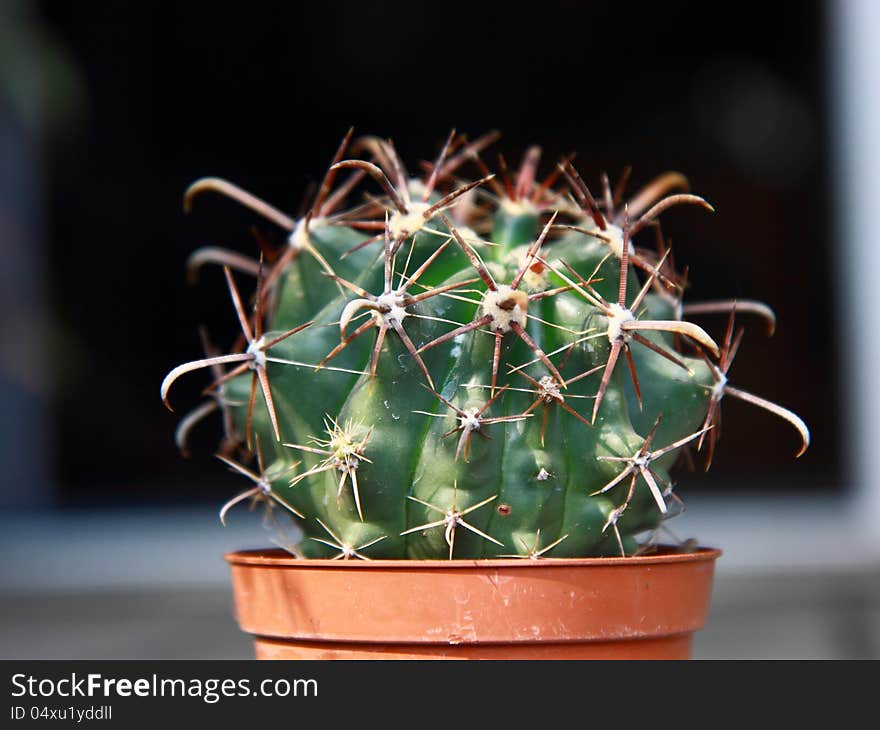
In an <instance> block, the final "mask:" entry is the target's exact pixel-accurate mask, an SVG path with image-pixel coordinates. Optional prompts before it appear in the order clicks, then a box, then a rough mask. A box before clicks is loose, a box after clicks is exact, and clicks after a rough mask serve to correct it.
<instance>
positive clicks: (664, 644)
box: [226, 549, 721, 659]
mask: <svg viewBox="0 0 880 730" xmlns="http://www.w3.org/2000/svg"><path fill="white" fill-rule="evenodd" d="M720 554H721V553H720V551H718V550H711V549H701V550H698V551H697V552H694V553H674V552H671V551H666V552H661V553H659V554H652V555H649V556H641V557H634V558H581V559H548V560H538V561H533V560H516V559H498V560H451V561H448V560H424V561H418V560H371V561H360V560H350V561H334V560H297V559H295V558H293V557H290V556H289V555H288V554H287V553H285V552H283V551H281V550H260V551H248V552H237V553H230V554H229V555H227V556H226V560H227V561H228V562H229V563H230V565H231V566H232V584H233V589H234V592H235V607H236V614H237V617H238V622H239V625H240V626H241V628H242V629H243V630H244V631H246V632H248V633H250V634H253V636H254V640H255V644H256V655H257V658H258V659H687V658H690V654H691V637H692V634H693V632H694V631H696V630H697V629H700V628H701V627H702V626H703V624H704V623H705V621H706V614H707V612H708V608H709V597H710V593H711V589H712V578H713V573H714V566H715V560H716V558H718V556H719V555H720Z"/></svg>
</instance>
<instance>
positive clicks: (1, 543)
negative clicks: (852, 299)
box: [0, 496, 880, 659]
mask: <svg viewBox="0 0 880 730" xmlns="http://www.w3.org/2000/svg"><path fill="white" fill-rule="evenodd" d="M671 524H672V526H673V527H674V529H675V531H676V532H677V533H678V534H679V535H681V536H682V537H691V536H698V537H699V538H700V541H701V542H703V543H704V544H707V545H713V546H721V547H722V548H723V549H724V551H725V552H724V556H723V557H722V558H721V560H720V561H719V563H718V566H717V573H716V580H715V591H714V596H713V604H712V609H711V613H710V617H709V623H708V626H707V627H706V628H705V629H704V630H703V631H702V632H700V633H698V634H697V637H696V641H695V656H696V657H698V658H704V659H727V658H731V659H734V658H736V659H739V658H751V659H774V658H791V659H794V658H815V659H844V658H853V659H862V658H875V659H876V658H880V559H878V556H880V552H878V545H877V540H876V537H877V536H876V535H875V534H873V533H865V532H859V531H858V529H857V528H856V527H854V525H855V524H857V523H856V522H854V521H853V520H852V517H851V515H850V514H849V513H848V511H847V508H846V505H845V503H838V502H834V501H833V500H804V499H801V500H798V499H787V500H773V499H771V498H769V497H766V496H762V498H761V500H760V502H749V501H743V500H735V501H729V502H725V501H724V500H718V499H701V500H689V501H688V512H687V513H686V514H685V515H684V516H682V517H679V518H676V519H675V520H674V522H672V523H671ZM266 544H268V536H267V535H266V534H265V533H263V532H262V531H261V530H260V527H259V524H258V520H257V517H256V516H255V515H249V514H248V513H247V512H246V511H242V512H238V513H236V514H234V515H232V516H231V520H230V527H228V528H226V529H223V528H221V527H220V526H219V525H218V523H217V520H216V515H215V514H214V513H213V511H212V510H210V509H206V508H198V509H188V510H174V511H167V510H166V511H161V510H155V509H154V510H139V511H137V512H109V511H104V512H89V513H75V512H74V513H71V512H64V513H34V514H31V515H27V514H23V513H20V512H19V513H15V514H12V513H7V514H6V515H0V554H2V555H3V557H4V559H3V561H2V562H0V605H2V611H3V621H2V622H0V658H9V659H11V658H33V659H40V658H83V659H88V658H108V659H109V658H143V659H153V658H159V659H183V658H193V659H195V658H204V659H209V658H230V659H232V658H247V657H250V656H251V655H252V653H251V644H250V641H249V639H248V637H246V636H244V635H243V634H241V633H240V631H239V629H238V627H237V626H236V624H235V621H234V618H233V613H232V595H231V589H230V586H229V574H228V569H227V566H226V565H225V563H224V562H223V560H222V555H223V553H224V552H226V551H227V550H232V549H236V548H245V547H256V546H265V545H266Z"/></svg>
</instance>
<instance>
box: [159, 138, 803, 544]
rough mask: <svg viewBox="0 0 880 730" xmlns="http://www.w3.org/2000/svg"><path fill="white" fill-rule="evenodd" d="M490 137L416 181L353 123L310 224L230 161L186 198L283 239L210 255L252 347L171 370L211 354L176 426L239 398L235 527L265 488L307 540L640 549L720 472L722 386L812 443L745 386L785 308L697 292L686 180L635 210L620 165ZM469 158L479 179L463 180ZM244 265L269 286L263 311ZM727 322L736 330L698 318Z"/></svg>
mask: <svg viewBox="0 0 880 730" xmlns="http://www.w3.org/2000/svg"><path fill="white" fill-rule="evenodd" d="M495 136H496V135H494V134H492V135H486V136H485V137H482V138H479V139H477V140H475V141H468V140H467V139H466V138H464V137H463V136H459V135H456V134H455V133H454V132H453V133H451V134H450V135H449V137H448V138H447V139H446V142H445V144H444V145H443V147H442V149H441V151H440V153H439V155H438V157H437V158H436V160H435V161H434V162H433V163H432V164H425V165H424V169H425V174H424V175H423V176H422V177H418V178H417V177H412V176H410V174H409V173H408V172H407V171H406V169H405V167H404V165H403V163H402V162H401V160H400V158H399V157H398V154H397V152H396V151H395V148H394V146H393V145H392V143H391V142H389V141H385V140H382V139H378V138H374V137H368V138H364V139H360V140H357V141H355V142H354V143H352V135H351V132H349V133H348V135H346V137H345V139H344V140H343V142H342V144H341V145H340V147H339V149H338V150H337V153H336V155H335V157H334V158H333V160H332V162H331V164H330V167H329V169H328V171H327V173H326V174H325V176H324V179H323V181H322V182H321V184H320V186H319V187H318V189H317V193H316V195H315V196H314V199H313V200H312V201H310V202H311V204H310V206H309V207H308V212H307V213H306V214H305V215H304V216H302V217H301V218H299V219H293V218H291V217H289V216H287V215H286V214H284V213H282V212H280V211H279V210H277V209H275V208H274V207H272V206H271V205H269V204H267V203H265V202H263V201H262V200H260V199H258V198H256V197H254V196H253V195H251V194H249V193H246V192H244V191H243V190H241V189H239V188H238V187H236V186H235V185H233V184H231V183H229V182H226V181H224V180H220V179H217V178H206V179H202V180H199V181H197V182H196V183H194V184H193V185H192V186H191V187H190V188H189V190H188V191H187V192H186V195H185V208H186V209H189V208H190V206H191V205H192V203H193V201H194V199H195V198H196V197H197V196H198V195H200V194H202V193H205V192H208V191H213V192H216V193H220V194H223V195H225V196H227V197H230V198H232V199H234V200H236V201H238V202H239V203H241V204H243V205H245V206H247V207H248V208H250V209H252V210H253V211H255V212H256V213H258V214H260V215H261V216H263V217H264V218H266V219H268V220H269V221H271V222H272V223H273V224H275V225H277V226H280V227H281V228H282V229H284V230H285V231H286V232H287V240H286V244H285V245H284V246H283V250H281V251H279V252H273V253H271V254H269V256H270V257H271V260H270V261H264V259H263V257H262V256H261V257H260V259H259V260H257V259H251V258H248V257H246V256H242V255H240V254H235V253H232V252H227V251H223V250H220V249H215V248H207V249H201V250H199V251H197V252H196V253H195V254H194V255H193V257H192V258H191V260H190V268H191V271H193V272H195V271H197V269H198V268H199V267H201V266H202V265H205V264H208V263H213V264H219V265H221V266H222V267H223V270H224V273H225V277H226V283H227V286H228V290H229V294H230V298H231V302H232V310H233V311H234V312H235V314H236V316H237V319H238V323H239V326H240V327H241V332H242V338H241V339H240V341H239V346H238V347H236V348H233V350H232V352H231V353H229V354H219V353H218V351H217V350H214V349H210V348H207V347H206V355H207V356H206V357H205V358H204V359H201V360H196V361H193V362H189V363H186V364H184V365H181V366H179V367H177V368H175V369H174V370H172V371H171V372H170V373H169V374H168V376H167V377H166V378H165V380H164V382H163V383H162V387H161V395H162V399H163V401H165V403H166V404H168V391H169V389H170V387H171V385H172V384H173V383H174V382H175V380H176V379H177V378H179V377H180V376H181V375H183V374H185V373H189V372H192V371H196V370H202V369H211V370H212V374H213V380H212V381H211V382H210V384H209V386H208V388H207V390H206V393H207V394H208V396H209V400H208V401H207V402H206V403H205V404H203V405H202V406H199V407H198V408H197V409H196V410H195V411H193V412H192V413H191V414H190V415H189V416H187V417H185V418H184V420H183V421H182V422H181V425H180V427H179V429H178V433H177V440H178V444H179V445H180V446H181V448H182V449H183V448H185V444H186V440H187V436H188V433H189V431H190V429H191V428H193V427H194V426H195V424H196V423H197V422H198V421H199V420H201V419H202V418H204V417H206V416H207V415H208V414H210V413H211V412H215V411H217V412H220V413H221V414H222V415H223V422H224V437H223V446H222V449H221V453H219V454H218V457H219V458H220V459H221V460H222V461H223V462H224V463H225V464H226V465H227V466H228V467H229V468H230V469H232V470H233V471H236V472H238V473H239V474H241V475H242V477H243V478H245V479H247V480H249V481H250V486H249V488H248V489H247V490H245V491H243V492H242V493H241V494H239V495H237V496H236V497H234V498H233V499H232V500H230V501H229V502H227V503H226V504H225V505H224V507H223V509H222V510H221V519H222V520H224V522H225V519H226V516H227V512H228V510H229V508H230V507H232V506H233V505H236V504H239V503H242V502H245V501H247V500H250V501H252V502H254V503H259V504H263V505H265V507H266V509H267V512H268V513H270V514H271V515H273V516H277V515H278V514H286V515H290V517H291V518H292V519H293V520H295V521H296V523H297V524H298V525H299V526H300V528H301V530H302V533H303V539H302V540H301V541H300V542H299V544H298V545H295V546H289V548H290V549H291V551H292V552H294V553H295V554H296V555H298V556H305V557H333V558H367V559H368V558H410V559H420V558H450V559H451V558H481V557H499V556H516V557H524V558H531V559H535V558H539V557H580V556H596V555H632V554H634V553H636V552H638V551H639V550H641V549H644V545H642V546H641V547H640V546H639V544H638V542H637V537H638V536H639V535H641V534H644V533H647V534H652V533H654V534H656V532H657V531H658V529H659V528H660V527H661V526H662V525H663V522H664V520H665V519H667V518H668V517H669V516H671V515H672V514H673V513H674V512H675V511H676V510H677V509H679V508H680V507H679V505H680V500H679V498H678V497H677V496H676V495H675V493H674V491H673V484H672V481H671V480H670V477H669V469H670V468H671V467H672V466H673V464H674V462H675V461H676V460H677V459H678V457H679V456H680V455H681V453H682V451H686V450H689V449H695V450H696V451H697V452H702V453H704V454H705V455H706V468H708V466H709V464H710V463H711V458H712V453H713V451H714V448H715V444H716V439H717V436H718V425H719V418H720V404H721V401H722V399H723V398H724V397H725V396H730V397H733V398H739V399H742V400H746V401H748V402H750V403H752V404H755V405H757V406H759V407H761V408H763V409H765V410H767V411H770V412H771V413H774V414H776V415H778V416H780V417H782V418H783V419H785V420H786V421H787V422H788V423H790V424H791V425H792V426H793V427H794V428H795V429H796V430H797V431H798V435H799V438H800V442H801V443H800V448H799V451H798V455H800V454H801V453H803V451H804V450H805V449H806V448H807V446H808V444H809V432H808V430H807V427H806V425H805V424H804V423H803V421H802V420H801V419H800V418H799V417H798V416H796V415H795V414H794V413H792V412H791V411H788V410H786V409H784V408H782V407H780V406H777V405H775V404H773V403H770V402H769V401H766V400H764V399H762V398H759V397H757V396H754V395H752V394H750V393H747V392H745V391H742V390H740V389H738V388H735V387H733V386H732V385H731V384H730V383H729V382H728V374H729V371H730V367H731V363H732V361H733V358H734V356H735V355H736V352H737V349H738V347H739V344H740V340H741V337H742V329H741V328H739V329H735V325H734V315H735V314H745V315H749V316H757V317H759V318H762V319H764V320H765V321H766V322H767V323H768V325H769V327H770V330H771V333H772V329H773V328H774V327H775V317H774V315H773V313H772V310H770V308H769V307H767V306H766V305H763V304H761V303H759V302H753V301H745V302H735V301H732V300H719V301H714V302H704V303H697V304H684V303H683V302H682V296H683V293H684V288H685V282H684V277H683V276H682V275H681V274H679V273H678V272H677V271H676V270H675V267H674V266H673V261H672V256H671V254H670V251H669V250H668V248H667V246H666V243H665V240H664V238H663V235H662V232H661V229H660V225H659V222H658V218H659V216H660V215H661V213H663V211H665V210H667V209H668V208H670V207H672V206H676V205H693V206H697V207H701V208H704V209H708V210H712V208H711V206H710V205H709V204H708V203H707V202H706V201H705V200H703V199H702V198H700V197H698V196H696V195H692V194H690V193H689V192H687V181H686V180H685V178H684V177H683V176H681V175H679V174H677V173H667V174H665V175H662V176H660V177H658V178H657V179H656V180H655V181H654V182H652V183H651V184H649V185H648V186H647V187H646V188H644V189H643V190H642V191H640V192H639V193H637V194H636V195H634V196H633V197H632V198H630V199H629V200H628V201H627V202H623V200H624V189H625V185H626V177H627V175H624V176H623V178H622V179H621V181H620V182H619V183H618V184H617V185H616V186H615V187H614V188H612V186H611V184H610V182H609V180H608V177H607V176H603V177H602V178H601V183H602V195H601V196H599V197H598V199H597V198H595V197H594V196H593V195H592V193H591V192H590V190H589V188H588V187H587V185H586V184H585V183H584V181H583V179H582V178H581V176H580V175H579V173H578V171H577V170H576V169H575V167H574V165H573V164H572V160H571V159H565V160H563V161H561V162H560V163H559V164H558V165H557V166H556V167H555V169H554V170H553V172H552V173H551V174H550V175H549V177H547V178H546V179H545V180H543V181H542V182H538V179H537V174H536V173H537V170H538V166H539V162H540V150H539V149H538V148H532V149H530V150H528V152H527V153H526V154H525V156H524V158H523V161H522V164H521V166H520V168H519V169H518V170H517V171H515V172H509V171H508V169H507V166H506V164H505V163H504V160H503V158H500V157H499V166H498V169H499V173H498V174H494V175H493V174H492V173H490V171H489V169H488V168H487V166H486V165H485V164H484V162H483V160H482V155H483V153H484V152H485V149H486V148H487V147H488V146H489V144H491V143H492V142H494V141H495ZM349 154H351V157H348V155H349ZM468 169H472V170H473V171H475V172H476V173H478V174H479V177H477V178H476V179H471V180H470V181H465V182H462V177H461V176H462V175H463V174H464V173H465V172H466V171H467V170H468ZM340 180H341V181H340ZM356 190H361V192H362V197H361V198H360V199H359V200H357V201H356V202H352V203H350V202H348V201H349V200H350V199H353V198H354V195H355V191H356ZM652 234H653V236H652ZM637 236H638V237H639V239H640V240H641V239H644V238H648V239H649V240H650V239H651V238H652V237H653V239H654V243H655V244H656V245H655V246H654V247H653V248H643V247H642V246H637V245H636V244H635V239H636V237H637ZM242 276H248V277H253V278H255V279H256V285H255V294H254V295H253V299H252V303H251V304H247V305H246V303H245V300H244V299H243V298H242V295H241V294H240V292H239V283H238V282H239V280H240V279H241V278H242ZM719 313H720V314H725V313H726V314H727V315H728V323H727V328H726V332H725V334H724V338H723V340H722V341H721V344H720V345H719V344H717V343H716V342H715V341H714V340H713V338H712V337H711V336H710V335H709V334H707V332H706V331H705V330H704V329H702V328H701V327H700V326H698V325H697V324H695V323H693V322H691V321H687V320H685V319H684V317H685V316H688V317H697V316H705V315H712V314H719ZM230 314H231V313H230ZM169 407H170V406H169ZM249 460H250V461H249ZM248 464H250V466H249V465H248ZM648 544H650V541H649V543H648Z"/></svg>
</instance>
